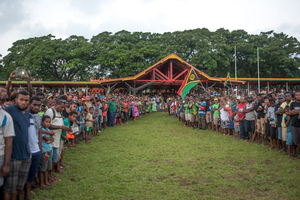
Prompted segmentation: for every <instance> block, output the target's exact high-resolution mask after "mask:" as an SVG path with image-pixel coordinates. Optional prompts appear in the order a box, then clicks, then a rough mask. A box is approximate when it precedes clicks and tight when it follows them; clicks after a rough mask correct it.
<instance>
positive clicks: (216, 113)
mask: <svg viewBox="0 0 300 200" xmlns="http://www.w3.org/2000/svg"><path fill="white" fill-rule="evenodd" d="M219 105H220V104H219V103H218V104H214V105H213V109H214V108H217V109H219ZM217 115H219V110H216V111H215V112H214V116H217Z"/></svg>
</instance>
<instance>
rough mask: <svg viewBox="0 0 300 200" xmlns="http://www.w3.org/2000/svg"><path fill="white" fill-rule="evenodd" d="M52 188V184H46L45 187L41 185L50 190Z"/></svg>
mask: <svg viewBox="0 0 300 200" xmlns="http://www.w3.org/2000/svg"><path fill="white" fill-rule="evenodd" d="M51 188H52V185H45V186H44V187H40V189H45V190H49V189H51Z"/></svg>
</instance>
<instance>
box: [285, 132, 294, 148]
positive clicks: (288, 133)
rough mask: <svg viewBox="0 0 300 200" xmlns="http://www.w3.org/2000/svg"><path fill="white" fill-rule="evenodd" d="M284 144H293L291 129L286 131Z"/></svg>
mask: <svg viewBox="0 0 300 200" xmlns="http://www.w3.org/2000/svg"><path fill="white" fill-rule="evenodd" d="M286 145H289V146H292V145H293V133H292V131H288V132H287V134H286Z"/></svg>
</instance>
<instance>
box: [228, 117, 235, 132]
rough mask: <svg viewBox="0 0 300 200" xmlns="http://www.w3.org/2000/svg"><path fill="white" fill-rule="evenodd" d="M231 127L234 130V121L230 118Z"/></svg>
mask: <svg viewBox="0 0 300 200" xmlns="http://www.w3.org/2000/svg"><path fill="white" fill-rule="evenodd" d="M229 128H230V129H231V130H232V129H234V122H233V121H232V120H230V119H229Z"/></svg>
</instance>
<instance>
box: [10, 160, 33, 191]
mask: <svg viewBox="0 0 300 200" xmlns="http://www.w3.org/2000/svg"><path fill="white" fill-rule="evenodd" d="M30 165H31V156H30V157H29V158H28V159H26V160H17V159H13V158H11V159H10V163H9V168H10V172H9V175H8V177H6V179H5V184H4V192H5V193H14V192H15V191H16V190H23V188H24V185H25V183H26V180H27V177H28V172H29V169H30Z"/></svg>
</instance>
